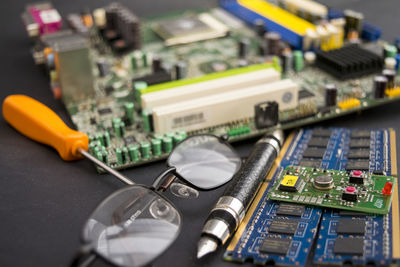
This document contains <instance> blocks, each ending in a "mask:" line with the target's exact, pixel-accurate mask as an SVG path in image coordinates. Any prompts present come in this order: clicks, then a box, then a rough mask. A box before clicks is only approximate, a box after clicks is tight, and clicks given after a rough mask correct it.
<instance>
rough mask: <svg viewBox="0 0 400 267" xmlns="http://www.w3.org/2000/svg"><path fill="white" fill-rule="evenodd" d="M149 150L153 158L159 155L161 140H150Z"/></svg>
mask: <svg viewBox="0 0 400 267" xmlns="http://www.w3.org/2000/svg"><path fill="white" fill-rule="evenodd" d="M151 150H152V152H153V155H154V156H160V155H161V140H159V139H152V140H151Z"/></svg>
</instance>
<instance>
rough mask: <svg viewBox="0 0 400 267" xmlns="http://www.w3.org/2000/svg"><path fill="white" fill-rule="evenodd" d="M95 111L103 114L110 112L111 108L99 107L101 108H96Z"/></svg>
mask: <svg viewBox="0 0 400 267" xmlns="http://www.w3.org/2000/svg"><path fill="white" fill-rule="evenodd" d="M97 112H98V113H99V114H100V115H105V114H110V113H111V112H112V110H111V108H101V109H98V110H97Z"/></svg>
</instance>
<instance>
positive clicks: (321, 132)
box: [312, 128, 332, 137]
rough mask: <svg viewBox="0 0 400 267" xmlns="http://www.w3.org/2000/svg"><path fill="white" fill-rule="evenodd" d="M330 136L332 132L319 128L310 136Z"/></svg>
mask: <svg viewBox="0 0 400 267" xmlns="http://www.w3.org/2000/svg"><path fill="white" fill-rule="evenodd" d="M331 134H332V130H329V129H322V128H320V129H315V130H314V131H313V132H312V136H313V137H330V136H331Z"/></svg>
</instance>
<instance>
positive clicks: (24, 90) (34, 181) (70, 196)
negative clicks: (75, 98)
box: [0, 0, 400, 267]
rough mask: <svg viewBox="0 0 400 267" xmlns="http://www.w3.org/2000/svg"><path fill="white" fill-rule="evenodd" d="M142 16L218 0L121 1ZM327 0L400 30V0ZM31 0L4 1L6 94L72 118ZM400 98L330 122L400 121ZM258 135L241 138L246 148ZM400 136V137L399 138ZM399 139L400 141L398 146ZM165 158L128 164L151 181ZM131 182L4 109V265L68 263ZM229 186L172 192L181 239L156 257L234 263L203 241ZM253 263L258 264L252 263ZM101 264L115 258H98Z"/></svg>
mask: <svg viewBox="0 0 400 267" xmlns="http://www.w3.org/2000/svg"><path fill="white" fill-rule="evenodd" d="M121 2H122V3H123V4H125V5H126V6H128V7H130V8H132V10H134V12H135V13H136V14H138V15H139V16H142V17H144V16H152V15H157V14H162V13H165V12H169V11H177V10H185V9H190V8H205V7H214V6H216V5H217V1H216V0H201V1H196V0H147V1H138V0H137V1H127V0H125V1H121ZM323 2H324V3H326V4H328V5H330V6H333V7H336V8H340V9H346V8H350V9H354V10H357V11H360V12H363V13H364V15H365V18H366V21H368V22H371V23H373V24H375V25H377V26H379V27H381V28H382V29H383V38H384V39H385V40H388V41H390V42H392V41H393V40H394V38H395V37H396V36H397V34H399V35H400V33H399V28H398V27H399V21H400V20H399V15H398V14H399V13H400V4H399V2H398V1H396V0H385V1H375V0H363V1H361V0H351V1H350V0H330V1H328V0H325V1H323ZM27 3H29V1H28V0H18V1H6V0H3V1H0V14H1V15H0V25H1V28H0V29H1V31H0V34H1V37H0V38H1V42H0V47H1V49H0V55H1V56H0V77H1V82H0V88H1V90H0V100H1V102H2V101H3V99H4V98H5V97H6V96H7V95H10V94H26V95H29V96H32V97H34V98H36V99H37V100H39V101H41V102H43V103H44V104H46V105H48V106H49V107H50V108H51V109H53V110H54V111H55V112H56V113H57V114H59V115H60V116H61V118H62V119H63V120H64V121H65V122H66V123H67V124H68V125H70V126H72V123H71V121H70V120H69V119H68V116H67V112H66V110H65V108H64V107H63V105H62V104H61V102H60V101H57V100H54V99H53V97H52V93H51V91H50V89H49V86H48V81H47V78H46V77H45V75H43V72H42V71H41V70H39V69H38V68H36V67H35V65H34V63H33V60H32V58H31V55H30V53H29V51H30V46H31V42H30V41H29V39H28V37H27V35H26V33H25V30H24V27H23V24H22V22H21V19H20V14H21V12H22V11H23V9H24V6H25V4H27ZM107 3H108V1H106V0H85V1H78V0H69V1H65V0H54V1H53V4H54V5H55V7H56V8H57V9H58V10H59V11H60V12H61V14H62V15H65V14H67V13H70V12H76V11H80V9H81V8H82V7H83V6H87V7H89V8H92V9H93V8H96V7H101V6H104V5H106V4H107ZM399 118H400V109H399V103H392V104H388V105H385V106H382V107H378V108H375V109H372V110H368V111H365V112H363V113H362V114H353V115H349V116H346V117H342V118H339V119H336V120H331V121H327V122H324V123H322V124H319V125H322V126H341V127H352V128H383V127H385V128H386V127H390V128H393V129H395V130H397V131H398V130H399V129H400V121H399ZM398 132H399V131H398ZM255 141H256V140H248V141H245V142H241V143H238V144H235V145H234V146H235V148H236V149H237V151H238V152H239V153H240V154H241V156H246V155H247V154H248V153H249V151H250V149H251V147H252V145H253V144H254V142H255ZM399 143H400V142H399V141H398V139H397V144H399ZM397 147H398V146H397ZM164 168H165V163H163V162H158V163H154V164H151V165H146V166H142V167H137V168H133V169H129V170H126V171H123V173H124V174H125V175H127V176H128V177H130V178H132V179H133V180H134V181H135V182H137V183H144V184H149V183H150V182H151V181H152V179H153V178H154V177H155V176H156V175H157V174H158V173H160V172H161V171H162V170H163V169H164ZM122 186H123V185H122V184H121V183H120V182H119V181H117V180H116V179H115V178H113V177H112V176H110V175H106V174H104V175H99V174H97V173H96V171H95V170H94V167H93V165H92V164H91V163H90V162H88V161H86V160H81V161H77V162H68V163H67V162H64V161H62V160H61V158H60V157H59V156H58V154H57V153H56V151H55V150H53V149H52V148H50V147H47V146H45V145H41V144H38V143H35V142H33V141H31V140H29V139H28V138H26V137H24V136H22V135H20V134H19V133H17V132H16V131H15V130H14V129H12V128H11V127H10V126H9V125H8V124H7V123H6V122H5V120H4V118H3V117H2V116H0V188H1V189H0V190H1V193H0V266H2V267H5V266H67V265H68V264H69V262H70V261H71V259H72V258H73V256H74V254H75V252H76V250H77V249H78V248H79V246H80V233H81V230H82V227H83V225H84V223H85V221H86V219H87V218H88V216H89V215H90V214H91V212H92V211H93V209H94V208H95V207H96V206H97V205H98V204H99V203H100V202H101V201H102V200H103V199H104V198H105V197H106V196H108V195H109V194H111V193H112V192H113V191H115V190H117V189H119V188H121V187H122ZM223 189H224V187H221V188H219V189H217V190H214V191H208V192H201V194H200V197H199V198H198V199H194V200H182V199H177V198H175V197H174V196H172V195H171V194H169V193H167V194H166V196H167V197H168V198H169V199H171V200H172V201H173V202H174V203H175V204H176V206H177V207H178V209H179V210H180V211H181V213H182V216H183V227H182V231H181V234H180V236H179V237H178V239H177V241H176V242H175V243H174V244H173V245H172V247H170V248H169V249H168V251H167V252H166V253H164V254H163V255H162V256H161V257H160V258H158V259H157V260H156V261H155V262H154V266H234V265H233V263H229V262H225V261H223V260H222V255H223V251H224V249H219V250H218V252H217V253H214V254H213V255H209V256H207V257H205V258H203V259H201V260H197V259H196V256H195V255H196V247H197V245H196V244H197V241H198V238H199V234H200V231H201V228H202V225H203V222H204V220H205V219H206V217H207V214H208V212H209V210H210V208H211V207H212V206H213V204H214V203H215V201H216V200H217V198H218V196H220V195H221V193H222V191H223ZM247 265H250V264H247ZM93 266H109V265H108V264H107V263H105V262H103V261H102V260H96V262H95V263H94V265H93Z"/></svg>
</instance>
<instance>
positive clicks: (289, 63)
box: [281, 51, 293, 73]
mask: <svg viewBox="0 0 400 267" xmlns="http://www.w3.org/2000/svg"><path fill="white" fill-rule="evenodd" d="M281 59H282V72H283V73H288V72H289V71H291V70H292V68H293V54H292V52H289V51H286V52H283V53H282V56H281Z"/></svg>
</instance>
